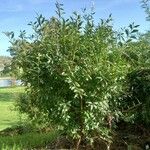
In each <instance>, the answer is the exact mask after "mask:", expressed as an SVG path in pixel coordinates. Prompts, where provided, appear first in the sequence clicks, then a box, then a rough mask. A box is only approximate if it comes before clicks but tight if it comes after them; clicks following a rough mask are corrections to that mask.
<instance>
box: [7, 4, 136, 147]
mask: <svg viewBox="0 0 150 150" xmlns="http://www.w3.org/2000/svg"><path fill="white" fill-rule="evenodd" d="M56 7H57V11H56V12H57V15H58V17H57V18H56V17H52V18H51V19H50V20H45V18H44V17H43V16H42V15H40V16H39V17H38V18H37V21H36V22H34V23H32V22H31V23H30V25H31V26H32V27H33V29H34V32H35V33H34V34H33V35H32V41H30V40H29V39H27V38H26V35H25V31H23V32H21V35H20V36H19V38H18V39H17V40H16V39H14V37H13V36H14V35H13V34H10V35H9V36H10V37H11V43H12V46H11V47H10V52H11V54H12V56H13V60H12V62H13V65H15V66H16V68H18V69H19V70H21V73H20V76H21V80H22V81H23V82H24V85H26V86H27V89H26V93H27V96H25V97H22V98H21V99H20V100H21V101H20V106H21V107H20V109H21V110H22V111H23V112H27V113H28V114H29V116H30V117H31V118H38V117H39V115H37V114H39V113H40V114H44V115H46V116H47V117H48V118H49V120H50V121H51V123H54V124H55V125H58V127H60V128H61V129H63V130H64V131H65V132H66V133H67V135H68V136H71V137H72V138H74V139H76V140H77V141H78V142H77V147H78V146H79V144H80V142H82V141H83V140H85V139H86V140H88V141H91V142H92V140H93V139H94V137H99V138H101V139H103V140H106V141H110V129H109V128H108V126H109V127H111V120H112V116H114V117H115V116H118V115H119V110H118V108H117V106H118V96H119V95H120V93H121V92H123V90H124V87H123V82H125V77H126V75H127V73H128V70H129V69H130V65H128V62H127V61H126V59H125V58H123V57H122V56H123V47H126V46H127V43H128V42H129V41H130V40H129V39H128V42H127V43H126V44H124V45H123V44H121V45H122V47H120V46H118V44H117V43H118V39H117V36H116V33H115V31H113V26H112V25H111V20H112V19H111V16H109V18H108V19H106V20H101V21H100V23H99V24H97V25H95V23H94V18H93V15H94V12H91V13H89V14H88V13H85V12H84V13H83V15H79V14H77V13H76V12H74V13H73V15H72V16H71V17H70V18H68V19H65V18H63V15H62V14H63V13H64V12H63V8H62V7H61V4H58V3H57V4H56ZM133 30H134V27H133V28H132V29H131V32H133V33H134V32H135V31H133ZM128 32H129V31H128ZM128 35H129V33H127V36H128ZM119 43H121V42H119ZM26 106H27V107H26ZM108 124H109V125H108Z"/></svg>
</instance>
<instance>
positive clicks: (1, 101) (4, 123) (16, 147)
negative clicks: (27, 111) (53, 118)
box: [0, 87, 58, 150]
mask: <svg viewBox="0 0 150 150" xmlns="http://www.w3.org/2000/svg"><path fill="white" fill-rule="evenodd" d="M23 92H24V87H9V88H8V87H7V88H0V131H1V132H3V131H4V134H0V150H23V149H33V148H40V147H44V146H45V145H47V144H48V143H50V141H52V140H54V139H55V138H56V137H57V136H58V132H57V131H55V130H53V129H52V131H50V132H48V133H38V132H36V129H35V130H32V129H31V131H30V129H28V128H27V127H26V126H24V128H25V130H28V131H27V132H23V134H11V131H13V130H14V129H15V128H14V127H15V126H19V125H20V123H21V124H25V122H21V120H20V114H19V113H18V112H17V111H15V110H14V102H15V100H16V99H17V98H18V96H19V94H20V93H23ZM13 128H14V129H13ZM3 129H6V130H7V131H5V130H3ZM2 130H3V131H2ZM9 130H10V131H9ZM5 132H6V133H5ZM14 132H15V130H14ZM7 133H9V134H7ZM12 133H13V132H12Z"/></svg>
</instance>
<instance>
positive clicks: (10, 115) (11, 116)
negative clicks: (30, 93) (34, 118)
mask: <svg viewBox="0 0 150 150" xmlns="http://www.w3.org/2000/svg"><path fill="white" fill-rule="evenodd" d="M23 91H24V88H23V87H11V88H0V130H2V129H5V128H7V127H11V126H12V125H15V124H17V123H18V121H20V118H19V114H18V113H17V112H16V111H14V110H13V108H14V106H13V103H14V101H15V99H16V98H17V97H18V95H19V93H22V92H23Z"/></svg>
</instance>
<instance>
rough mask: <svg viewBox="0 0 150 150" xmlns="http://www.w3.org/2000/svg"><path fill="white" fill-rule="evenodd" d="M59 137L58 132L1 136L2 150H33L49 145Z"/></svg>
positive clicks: (0, 144) (0, 145)
mask: <svg viewBox="0 0 150 150" xmlns="http://www.w3.org/2000/svg"><path fill="white" fill-rule="evenodd" d="M57 136H58V132H56V131H51V132H50V133H35V132H34V133H27V134H23V135H15V136H12V137H11V136H0V149H1V150H7V149H8V150H10V149H14V150H15V149H18V150H21V149H33V148H40V147H44V146H45V145H47V144H48V143H49V142H50V141H52V140H54V139H55V138H56V137H57Z"/></svg>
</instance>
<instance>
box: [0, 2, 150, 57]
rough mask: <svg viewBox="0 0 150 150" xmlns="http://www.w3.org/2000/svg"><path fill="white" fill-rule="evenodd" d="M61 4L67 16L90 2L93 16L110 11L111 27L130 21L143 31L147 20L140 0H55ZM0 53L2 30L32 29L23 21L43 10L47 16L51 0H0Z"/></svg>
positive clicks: (3, 44) (4, 44) (3, 50)
mask: <svg viewBox="0 0 150 150" xmlns="http://www.w3.org/2000/svg"><path fill="white" fill-rule="evenodd" d="M57 1H58V2H60V3H63V4H64V9H65V12H66V14H67V15H68V16H70V15H71V13H72V12H74V11H77V12H80V11H81V9H83V8H85V7H86V8H87V9H90V8H91V7H92V6H94V9H95V12H96V14H95V20H96V22H98V21H99V19H100V18H104V19H107V17H108V16H109V14H112V18H113V25H114V28H115V29H120V28H121V27H127V26H128V25H129V24H130V23H132V22H135V24H138V25H140V27H139V31H140V32H143V33H144V32H146V31H147V30H149V29H150V28H149V27H150V26H149V25H150V23H149V22H147V21H146V19H145V18H146V14H145V12H144V10H143V9H142V8H141V3H140V1H141V0H57ZM0 2H1V3H0V55H4V56H9V52H7V49H8V47H9V46H10V43H9V39H8V38H7V37H6V36H5V35H4V33H3V32H6V31H14V32H15V33H16V35H17V34H18V33H19V32H20V30H26V32H27V33H29V34H30V33H32V29H31V27H30V26H28V25H27V24H28V23H29V22H30V21H34V20H35V17H36V14H37V13H38V14H43V16H45V17H46V18H47V19H48V18H50V17H52V16H54V15H56V14H55V2H56V1H55V0H1V1H0Z"/></svg>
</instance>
